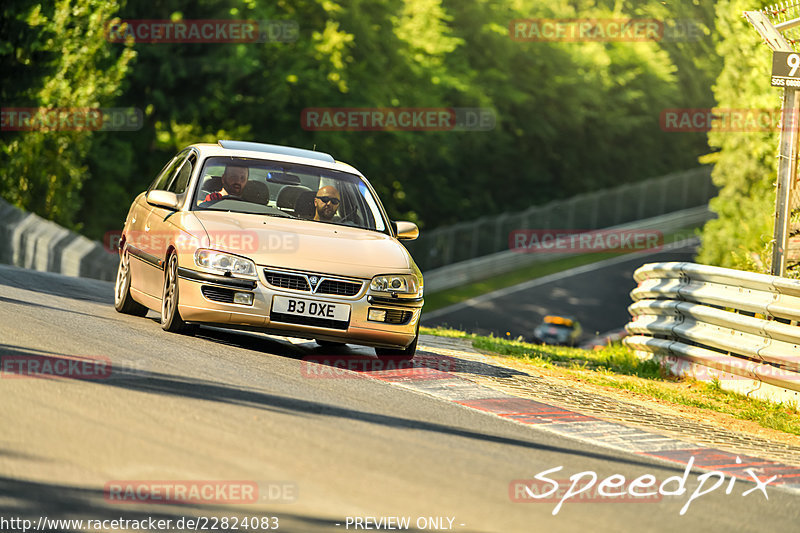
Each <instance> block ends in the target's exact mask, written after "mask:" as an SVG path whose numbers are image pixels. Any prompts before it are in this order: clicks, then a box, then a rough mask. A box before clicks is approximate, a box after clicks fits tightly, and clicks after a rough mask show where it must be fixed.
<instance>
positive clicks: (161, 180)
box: [150, 151, 187, 191]
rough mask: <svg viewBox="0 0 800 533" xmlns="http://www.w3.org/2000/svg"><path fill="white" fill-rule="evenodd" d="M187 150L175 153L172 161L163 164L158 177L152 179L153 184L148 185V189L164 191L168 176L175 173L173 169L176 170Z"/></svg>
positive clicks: (184, 157) (170, 176)
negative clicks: (165, 164)
mask: <svg viewBox="0 0 800 533" xmlns="http://www.w3.org/2000/svg"><path fill="white" fill-rule="evenodd" d="M186 155H187V152H185V151H184V152H181V153H179V154H178V155H176V156H175V157H174V158H173V159H172V161H170V162H169V163H168V164H167V166H165V167H164V168H163V169H162V170H161V173H160V174H159V175H158V177H157V178H156V179H155V181H153V184H152V185H151V186H150V190H158V191H166V190H167V187H168V186H169V183H170V178H172V176H173V175H174V174H175V171H176V170H178V167H180V164H181V163H182V162H183V161H184V159H186Z"/></svg>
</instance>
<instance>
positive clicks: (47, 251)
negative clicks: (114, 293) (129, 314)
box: [0, 200, 119, 281]
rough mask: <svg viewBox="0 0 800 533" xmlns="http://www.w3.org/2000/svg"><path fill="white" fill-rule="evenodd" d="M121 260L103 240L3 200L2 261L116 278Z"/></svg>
mask: <svg viewBox="0 0 800 533" xmlns="http://www.w3.org/2000/svg"><path fill="white" fill-rule="evenodd" d="M118 261H119V258H118V256H117V255H116V254H113V253H110V252H108V251H107V250H106V249H105V248H103V245H102V244H100V243H99V242H95V241H91V240H89V239H87V238H86V237H84V236H82V235H78V234H77V233H74V232H71V231H69V230H66V229H64V228H62V227H61V226H59V225H58V224H55V223H53V222H50V221H48V220H44V219H43V218H41V217H39V216H37V215H34V214H32V213H26V212H24V211H22V210H20V209H18V208H16V207H14V206H12V205H11V204H9V203H8V202H6V201H4V200H0V263H6V264H11V265H16V266H19V267H23V268H29V269H31V270H41V271H44V272H58V273H60V274H65V275H67V276H79V277H84V278H94V279H101V280H106V281H112V280H113V279H114V277H115V276H116V271H117V263H118Z"/></svg>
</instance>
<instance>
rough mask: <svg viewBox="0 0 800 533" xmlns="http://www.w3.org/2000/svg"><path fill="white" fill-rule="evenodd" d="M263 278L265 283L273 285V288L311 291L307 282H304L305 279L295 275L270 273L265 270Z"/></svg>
mask: <svg viewBox="0 0 800 533" xmlns="http://www.w3.org/2000/svg"><path fill="white" fill-rule="evenodd" d="M264 276H266V278H267V283H269V284H270V285H274V286H275V287H280V288H282V289H292V290H295V291H308V290H311V288H310V287H309V286H308V281H306V278H304V277H303V276H299V275H297V274H287V273H283V272H272V271H270V270H265V271H264Z"/></svg>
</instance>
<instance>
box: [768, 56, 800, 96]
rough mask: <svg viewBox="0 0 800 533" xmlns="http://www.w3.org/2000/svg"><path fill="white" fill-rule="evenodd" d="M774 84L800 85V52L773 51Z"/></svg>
mask: <svg viewBox="0 0 800 533" xmlns="http://www.w3.org/2000/svg"><path fill="white" fill-rule="evenodd" d="M772 86H773V87H800V54H798V53H796V52H778V51H776V52H772Z"/></svg>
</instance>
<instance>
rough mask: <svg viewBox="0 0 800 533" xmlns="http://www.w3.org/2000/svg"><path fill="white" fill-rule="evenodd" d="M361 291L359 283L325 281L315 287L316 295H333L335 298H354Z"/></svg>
mask: <svg viewBox="0 0 800 533" xmlns="http://www.w3.org/2000/svg"><path fill="white" fill-rule="evenodd" d="M359 291H361V283H354V282H352V281H338V280H335V279H326V280H323V281H322V283H320V284H319V287H317V294H334V295H337V296H355V295H356V294H358V293H359Z"/></svg>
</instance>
